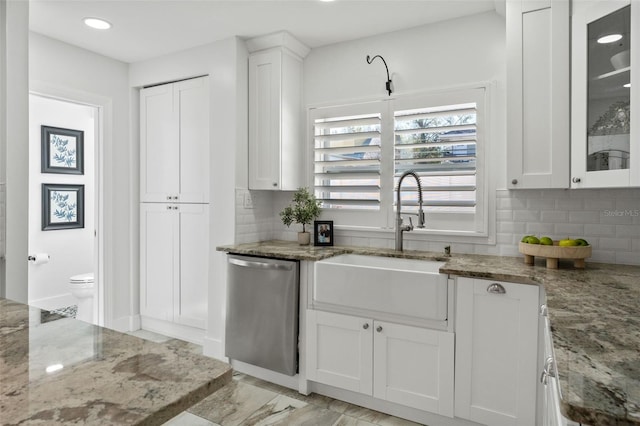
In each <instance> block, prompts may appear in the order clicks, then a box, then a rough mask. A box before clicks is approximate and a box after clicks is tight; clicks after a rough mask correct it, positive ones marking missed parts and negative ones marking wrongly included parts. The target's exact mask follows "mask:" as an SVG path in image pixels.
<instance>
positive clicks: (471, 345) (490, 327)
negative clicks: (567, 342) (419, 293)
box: [455, 278, 539, 426]
mask: <svg viewBox="0 0 640 426" xmlns="http://www.w3.org/2000/svg"><path fill="white" fill-rule="evenodd" d="M538 299H539V288H538V286H535V285H526V284H512V283H504V282H493V281H487V280H478V279H469V278H458V279H457V304H456V356H455V362H456V363H455V368H456V378H455V398H456V406H455V414H456V416H457V417H461V418H465V419H468V420H472V421H475V422H479V423H482V424H487V425H492V426H506V425H532V424H535V421H536V380H537V377H536V376H537V371H538V369H537V358H538V357H537V355H538V351H537V348H538Z"/></svg>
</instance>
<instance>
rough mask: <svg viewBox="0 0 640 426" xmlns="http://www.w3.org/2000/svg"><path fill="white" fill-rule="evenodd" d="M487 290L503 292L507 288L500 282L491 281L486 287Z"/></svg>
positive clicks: (492, 292) (495, 292) (494, 292)
mask: <svg viewBox="0 0 640 426" xmlns="http://www.w3.org/2000/svg"><path fill="white" fill-rule="evenodd" d="M487 292H489V293H491V294H505V293H506V292H507V290H505V289H504V287H503V286H502V285H501V284H498V283H493V284H491V285H490V286H489V287H487Z"/></svg>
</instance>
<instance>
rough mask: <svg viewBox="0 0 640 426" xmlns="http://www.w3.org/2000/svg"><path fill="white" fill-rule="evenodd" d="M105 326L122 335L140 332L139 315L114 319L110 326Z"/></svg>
mask: <svg viewBox="0 0 640 426" xmlns="http://www.w3.org/2000/svg"><path fill="white" fill-rule="evenodd" d="M106 326H107V327H109V328H111V329H113V330H116V331H120V332H122V333H127V332H129V331H136V330H140V315H127V316H124V317H120V318H115V319H113V320H111V324H107V325H106Z"/></svg>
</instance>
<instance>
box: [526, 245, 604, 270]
mask: <svg viewBox="0 0 640 426" xmlns="http://www.w3.org/2000/svg"><path fill="white" fill-rule="evenodd" d="M518 250H519V251H520V253H522V254H524V263H525V264H527V265H533V262H534V260H535V257H536V256H537V257H545V258H546V259H547V268H549V269H558V260H559V259H573V266H575V267H576V268H580V269H582V268H584V260H585V259H586V258H587V257H591V246H568V247H561V246H559V245H558V241H554V242H553V245H552V246H546V245H541V244H527V243H523V242H520V243H518Z"/></svg>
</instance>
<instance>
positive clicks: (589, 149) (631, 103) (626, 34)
mask: <svg viewBox="0 0 640 426" xmlns="http://www.w3.org/2000/svg"><path fill="white" fill-rule="evenodd" d="M572 19H573V26H572V31H573V34H572V43H573V46H572V88H571V89H572V111H571V112H572V114H571V115H572V118H571V120H572V128H571V187H572V188H598V187H630V186H640V140H639V139H638V137H639V136H640V131H639V129H640V108H639V107H638V105H639V104H640V99H639V95H640V90H639V86H640V81H639V79H638V76H639V74H638V72H637V71H636V72H635V73H633V72H632V69H634V68H635V69H637V68H640V63H639V62H638V61H639V58H638V57H639V56H640V55H639V52H640V49H639V48H638V47H639V46H638V44H640V43H639V42H640V38H639V37H638V31H640V5H639V4H638V3H636V2H635V1H633V2H632V1H630V0H607V1H589V2H574V11H573V18H572Z"/></svg>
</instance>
